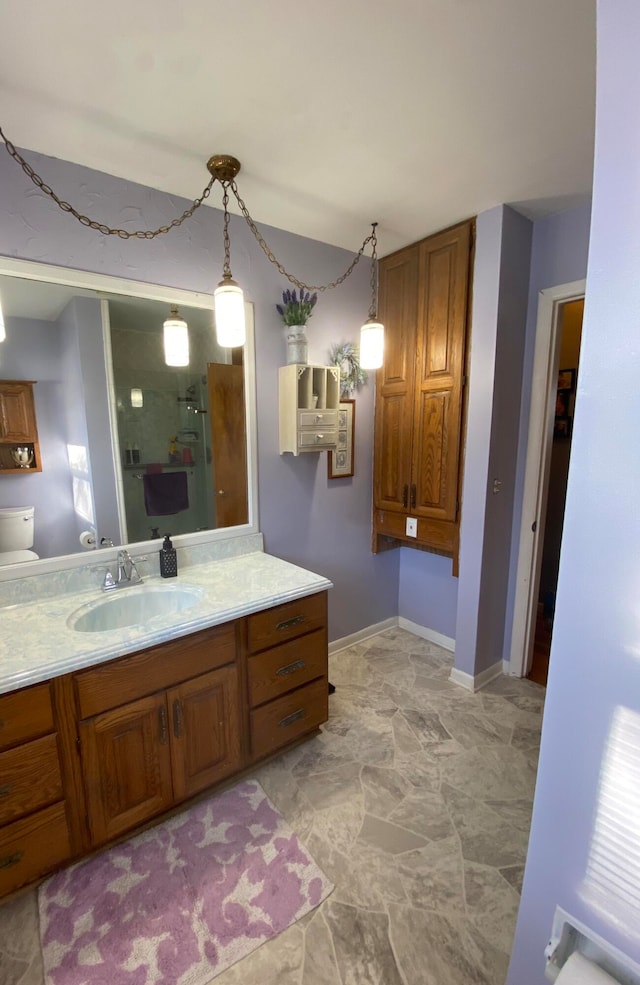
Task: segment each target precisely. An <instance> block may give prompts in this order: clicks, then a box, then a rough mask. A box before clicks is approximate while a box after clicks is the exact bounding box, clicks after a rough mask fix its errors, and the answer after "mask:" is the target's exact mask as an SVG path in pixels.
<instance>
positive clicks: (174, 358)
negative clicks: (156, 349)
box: [163, 308, 189, 366]
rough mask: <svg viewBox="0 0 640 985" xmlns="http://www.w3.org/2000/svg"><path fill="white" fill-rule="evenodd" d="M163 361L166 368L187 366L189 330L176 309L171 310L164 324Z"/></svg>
mask: <svg viewBox="0 0 640 985" xmlns="http://www.w3.org/2000/svg"><path fill="white" fill-rule="evenodd" d="M163 334H164V361H165V363H166V364H167V366H188V365H189V330H188V328H187V323H186V321H185V320H184V318H180V316H179V315H178V309H177V308H172V309H171V315H170V316H169V318H167V320H166V321H165V323H164V332H163Z"/></svg>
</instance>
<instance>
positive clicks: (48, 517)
mask: <svg viewBox="0 0 640 985" xmlns="http://www.w3.org/2000/svg"><path fill="white" fill-rule="evenodd" d="M12 263H13V264H15V265H19V264H20V262H19V261H10V260H9V259H3V258H0V265H4V267H5V268H6V267H10V266H11V265H12ZM26 266H27V267H29V268H30V272H29V275H28V277H27V278H22V277H16V276H7V275H3V274H0V298H1V300H2V306H3V310H4V315H5V323H6V331H7V337H6V339H5V341H4V342H3V344H2V351H1V352H0V357H1V362H0V377H2V378H7V379H18V380H19V379H29V380H35V381H37V382H36V383H35V386H34V394H35V404H36V416H37V421H38V430H39V436H40V444H41V451H42V460H43V471H42V473H38V474H29V475H25V476H22V475H15V474H14V475H5V476H0V507H2V506H15V505H16V504H17V505H27V506H34V507H35V540H34V550H35V551H36V552H37V554H38V555H39V557H40V558H51V557H56V558H57V557H62V556H67V555H70V554H75V553H77V552H79V551H81V550H82V547H81V543H82V544H83V546H85V541H81V537H82V535H83V532H85V531H87V530H90V531H91V532H92V534H93V535H94V542H95V544H97V545H99V544H100V540H101V539H102V538H103V537H104V538H107V539H108V540H111V541H113V544H114V545H116V546H117V545H120V544H131V543H136V542H140V541H149V540H151V539H154V538H156V537H158V536H161V535H163V534H164V533H167V532H169V533H171V534H172V535H178V536H180V535H181V534H187V533H195V532H198V531H214V530H216V529H219V528H221V527H229V526H245V525H249V526H250V525H251V523H252V519H251V517H253V516H255V504H254V502H253V493H254V489H253V486H252V480H251V477H250V476H249V475H248V468H247V440H249V442H251V441H252V440H253V437H252V436H253V433H254V424H253V417H252V414H253V410H252V406H253V405H252V404H251V414H249V413H248V409H249V405H248V403H247V400H248V399H249V402H251V401H252V400H253V394H252V393H251V394H250V397H249V398H248V392H247V385H246V380H247V379H250V380H252V365H248V367H247V366H243V365H242V350H228V349H221V348H219V347H218V345H217V343H216V341H215V332H214V330H213V314H212V310H211V307H210V299H209V298H205V297H204V296H202V295H193V298H194V300H195V305H194V306H193V307H190V306H189V303H188V301H189V296H187V295H185V293H184V292H182V291H175V295H178V300H179V303H180V312H181V314H182V316H183V317H184V318H185V319H186V321H187V324H188V327H189V343H190V360H189V365H188V366H185V367H175V366H167V365H166V363H165V360H164V349H163V333H162V326H163V322H164V320H165V318H166V317H167V315H168V314H169V306H170V305H169V299H170V297H171V296H172V295H173V294H174V292H170V291H169V290H168V289H166V288H154V287H153V286H152V285H143V284H140V285H134V284H130V285H128V286H131V288H132V292H133V291H135V290H137V289H138V288H139V289H140V293H141V294H143V295H144V294H147V296H142V297H140V296H138V297H136V296H125V295H115V294H112V293H110V292H109V293H107V292H106V290H105V284H106V283H110V282H111V279H110V278H103V277H95V278H92V275H87V274H81V273H77V272H74V271H68V272H66V273H65V272H64V271H59V268H46V267H43V273H42V277H43V280H39V279H37V277H36V271H37V268H38V265H36V264H30V265H26ZM47 271H53V272H54V278H57V277H58V274H59V276H60V278H64V277H66V276H68V277H69V279H70V280H71V283H70V284H65V283H60V282H59V281H57V282H53V283H52V282H47V281H46V280H44V278H45V277H46V273H47ZM74 279H75V281H76V283H74ZM92 279H94V280H95V281H96V282H97V285H96V286H97V288H98V289H95V288H90V287H84V286H80V285H82V284H83V283H87V282H89V281H90V280H92ZM154 293H155V295H156V297H154V296H153V294H154ZM149 295H151V296H149ZM158 295H160V298H159V297H158ZM248 308H249V311H248V314H249V319H248V320H249V325H250V326H252V318H251V314H252V312H251V310H250V306H248ZM249 351H250V352H252V349H251V348H250V350H249ZM247 374H249V375H247ZM218 403H219V404H220V405H219V406H217V404H218ZM248 421H250V422H251V429H252V433H251V435H249V434H248V433H247V431H248V428H247V422H248ZM250 486H251V489H250V488H249V487H250ZM250 492H251V493H252V496H251V497H250V495H249V493H250ZM85 540H86V538H85Z"/></svg>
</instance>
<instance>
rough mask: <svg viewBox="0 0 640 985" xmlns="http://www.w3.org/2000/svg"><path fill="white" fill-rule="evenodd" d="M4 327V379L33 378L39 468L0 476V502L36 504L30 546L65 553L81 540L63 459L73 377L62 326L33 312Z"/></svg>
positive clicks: (43, 552)
mask: <svg viewBox="0 0 640 985" xmlns="http://www.w3.org/2000/svg"><path fill="white" fill-rule="evenodd" d="M6 328H7V338H6V341H5V342H3V344H2V353H1V359H2V361H1V363H0V373H1V374H2V376H3V377H4V378H5V379H17V380H36V381H37V382H36V385H35V386H34V389H33V392H34V401H35V408H36V420H37V423H38V438H39V441H40V454H41V458H42V469H43V471H42V472H33V473H30V474H27V475H5V476H3V477H2V484H1V485H0V506H33V507H35V514H34V543H33V550H34V551H35V552H36V554H38V555H39V556H40V557H50V556H57V555H59V554H66V553H68V552H69V551H75V550H76V545H77V549H78V550H79V549H80V546H79V544H78V540H77V534H76V527H75V521H74V512H73V495H72V489H71V478H70V475H69V464H68V459H67V440H68V438H67V434H66V418H65V394H66V393H68V391H69V388H70V387H72V386H73V382H72V377H71V376H70V375H69V374H68V372H67V370H68V367H67V365H66V362H65V360H64V358H63V353H64V342H63V329H62V327H61V326H60V325H58V324H56V323H55V322H48V321H39V320H37V319H31V318H7V319H6ZM75 357H76V359H77V349H76V351H75ZM75 375H76V377H77V374H75Z"/></svg>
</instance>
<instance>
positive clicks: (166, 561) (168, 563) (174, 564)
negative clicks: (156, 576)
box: [159, 534, 178, 578]
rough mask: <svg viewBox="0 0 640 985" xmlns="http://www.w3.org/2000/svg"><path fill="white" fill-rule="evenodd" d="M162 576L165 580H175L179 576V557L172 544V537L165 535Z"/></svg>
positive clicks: (161, 555) (161, 560)
mask: <svg viewBox="0 0 640 985" xmlns="http://www.w3.org/2000/svg"><path fill="white" fill-rule="evenodd" d="M159 553H160V574H161V576H162V577H163V578H175V577H176V575H177V574H178V555H177V554H176V549H175V547H174V546H173V544H172V543H171V535H170V534H165V536H164V540H163V542H162V547H161V549H160V552H159Z"/></svg>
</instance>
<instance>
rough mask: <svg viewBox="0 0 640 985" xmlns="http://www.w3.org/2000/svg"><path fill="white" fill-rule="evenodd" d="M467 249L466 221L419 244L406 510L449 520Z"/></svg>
mask: <svg viewBox="0 0 640 985" xmlns="http://www.w3.org/2000/svg"><path fill="white" fill-rule="evenodd" d="M469 248H470V226H469V224H468V223H465V224H463V225H462V226H457V227H455V228H454V229H450V230H445V232H443V233H441V234H439V235H437V236H432V237H431V238H430V239H429V240H426V241H425V242H423V243H421V244H420V276H419V284H420V305H419V307H420V314H419V318H420V321H421V322H422V323H423V324H424V325H425V327H426V328H425V331H424V332H423V333H422V335H421V337H420V339H419V342H418V363H417V370H418V372H417V378H416V393H415V428H416V433H415V435H414V442H413V461H412V478H411V482H412V485H413V486H415V492H414V494H413V499H414V501H415V508H414V509H413V510H412V512H415V514H416V515H417V516H418V517H429V518H431V519H440V520H446V521H453V520H455V519H456V514H457V499H458V468H459V460H460V435H461V421H462V377H463V371H464V340H465V332H466V317H467V288H468V267H469Z"/></svg>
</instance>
